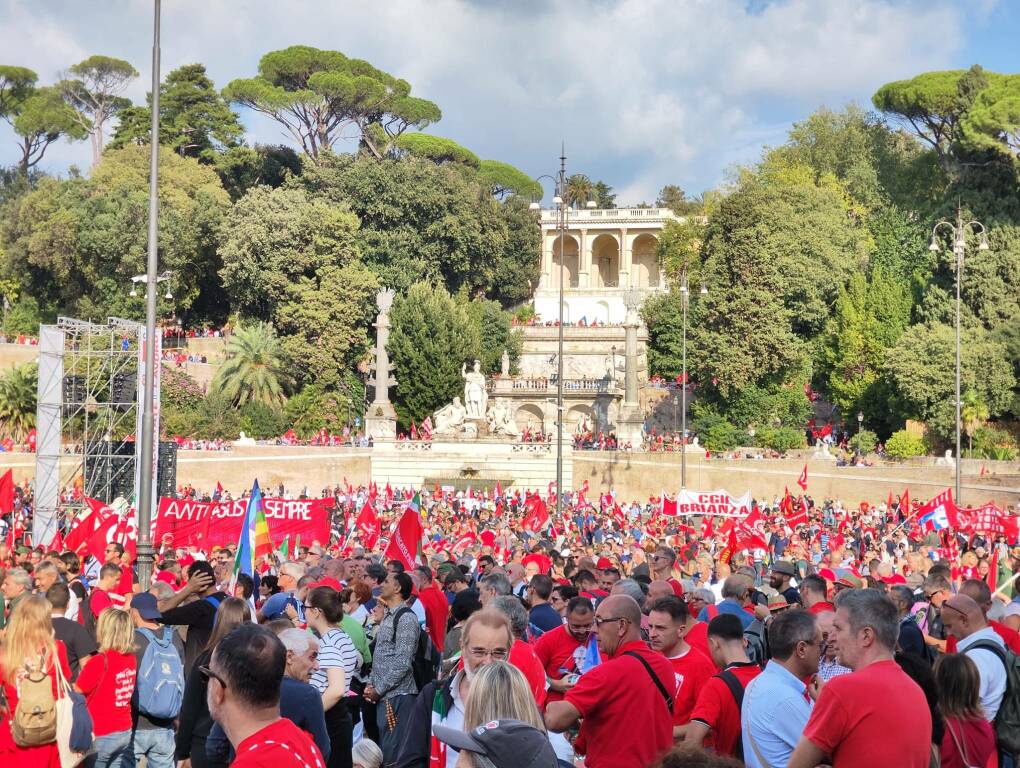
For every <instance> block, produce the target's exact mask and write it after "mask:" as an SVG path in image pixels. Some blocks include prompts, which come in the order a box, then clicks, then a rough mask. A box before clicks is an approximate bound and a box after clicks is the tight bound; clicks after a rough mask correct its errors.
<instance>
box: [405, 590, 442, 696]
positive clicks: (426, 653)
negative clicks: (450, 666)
mask: <svg viewBox="0 0 1020 768" xmlns="http://www.w3.org/2000/svg"><path fill="white" fill-rule="evenodd" d="M405 613H409V614H411V616H412V618H413V619H414V623H415V624H417V623H418V617H417V616H415V615H414V611H412V610H411V609H410V608H407V607H402V608H400V609H398V610H397V612H396V614H394V616H393V642H394V643H396V642H397V624H398V623H399V622H400V617H401V616H403V615H404V614H405ZM442 663H443V654H441V653H440V652H439V649H438V648H436V646H435V644H434V643H433V642H432V638H431V637H429V633H428V632H426V631H425V630H424V629H422V628H421V627H419V628H418V644H417V645H416V646H415V649H414V658H413V659H411V674H412V675H414V684H415V685H416V686H418V690H419V691H421V690H422V689H423V688H424V687H425V686H426V685H428V684H429V683H431V682H432V681H433V680H435V679H436V678H437V677H439V668H440V666H441V665H442Z"/></svg>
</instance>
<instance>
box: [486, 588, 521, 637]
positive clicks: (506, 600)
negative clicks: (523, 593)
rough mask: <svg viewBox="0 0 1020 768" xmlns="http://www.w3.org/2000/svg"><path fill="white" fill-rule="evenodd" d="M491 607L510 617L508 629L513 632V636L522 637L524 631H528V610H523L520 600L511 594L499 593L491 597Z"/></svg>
mask: <svg viewBox="0 0 1020 768" xmlns="http://www.w3.org/2000/svg"><path fill="white" fill-rule="evenodd" d="M492 607H493V608H495V609H496V610H497V611H499V612H500V613H504V614H506V617H507V618H508V619H510V631H511V632H513V633H514V637H518V638H521V637H524V633H525V632H527V631H528V612H527V611H526V610H524V606H523V605H522V604H521V601H520V600H518V599H517V598H516V597H514V596H513V595H500V596H499V597H495V598H493V600H492Z"/></svg>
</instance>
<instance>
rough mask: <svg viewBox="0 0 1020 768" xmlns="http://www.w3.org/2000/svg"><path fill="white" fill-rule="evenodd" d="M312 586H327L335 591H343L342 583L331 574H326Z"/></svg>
mask: <svg viewBox="0 0 1020 768" xmlns="http://www.w3.org/2000/svg"><path fill="white" fill-rule="evenodd" d="M314 586H316V587H329V588H330V589H334V590H336V591H337V592H343V591H344V586H343V584H341V583H340V582H339V581H337V580H336V579H334V578H333V577H332V576H327V577H325V578H324V579H319V581H317V582H316V583H315V585H314Z"/></svg>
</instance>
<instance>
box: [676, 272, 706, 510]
mask: <svg viewBox="0 0 1020 768" xmlns="http://www.w3.org/2000/svg"><path fill="white" fill-rule="evenodd" d="M700 293H701V295H702V296H704V295H705V294H707V293H708V288H706V287H705V286H704V285H702V286H701V291H700ZM690 295H691V291H690V286H689V285H688V283H687V265H686V264H685V265H684V267H683V269H682V270H681V271H680V305H681V307H683V336H682V338H683V341H682V343H681V345H680V350H681V352H680V359H681V365H682V369H683V371H682V374H681V376H680V490H681V491H682V490H685V489H686V488H687V305H688V304H689V303H690Z"/></svg>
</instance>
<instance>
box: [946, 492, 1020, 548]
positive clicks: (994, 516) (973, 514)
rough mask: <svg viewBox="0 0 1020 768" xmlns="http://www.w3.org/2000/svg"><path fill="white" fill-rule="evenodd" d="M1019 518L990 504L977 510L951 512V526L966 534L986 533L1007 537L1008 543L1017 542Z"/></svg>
mask: <svg viewBox="0 0 1020 768" xmlns="http://www.w3.org/2000/svg"><path fill="white" fill-rule="evenodd" d="M1017 520H1018V519H1017V518H1016V517H1013V516H1012V515H1007V514H1004V513H1003V512H1002V510H1000V509H999V508H998V507H996V506H995V504H993V503H991V502H989V503H988V504H985V505H984V506H981V507H977V508H976V509H960V508H955V509H954V510H950V514H949V524H950V526H952V527H953V528H956V529H958V530H960V531H964V532H966V533H984V534H987V535H990V536H993V537H994V536H1005V537H1006V540H1007V541H1010V542H1014V541H1016V540H1017V534H1018V526H1017Z"/></svg>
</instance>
